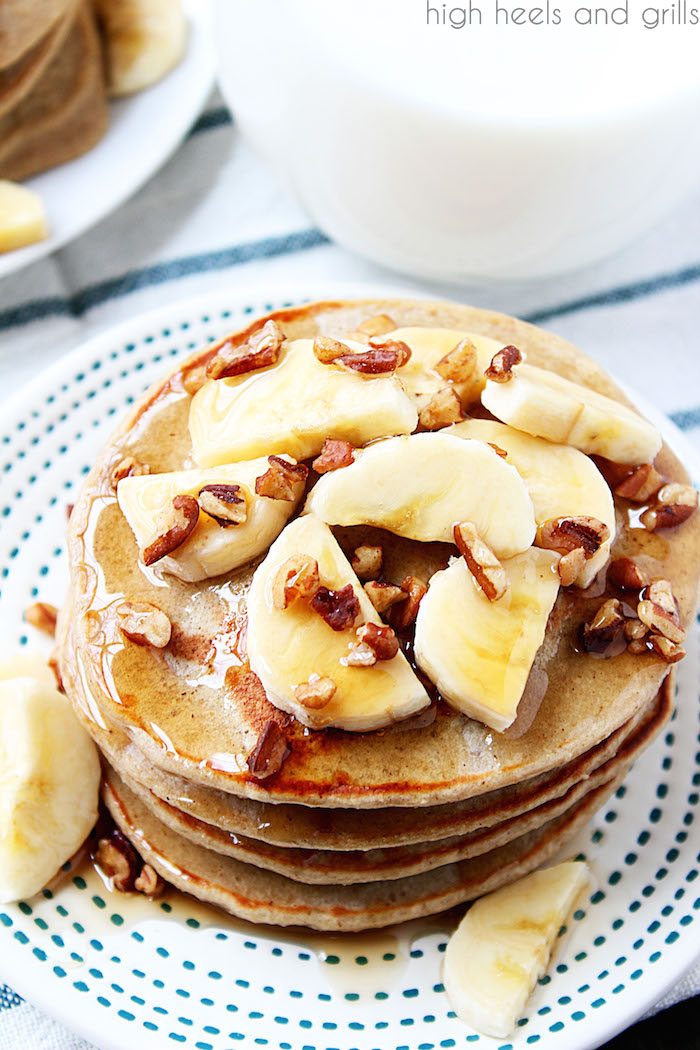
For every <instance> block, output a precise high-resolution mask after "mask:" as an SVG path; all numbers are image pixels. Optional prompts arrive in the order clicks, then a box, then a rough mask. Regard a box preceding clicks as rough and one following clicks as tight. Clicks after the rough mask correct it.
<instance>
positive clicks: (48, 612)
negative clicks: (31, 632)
mask: <svg viewBox="0 0 700 1050" xmlns="http://www.w3.org/2000/svg"><path fill="white" fill-rule="evenodd" d="M24 618H25V620H26V621H27V623H29V624H31V625H32V627H36V629H37V630H38V631H43V632H44V634H50V635H51V637H52V638H53V636H54V635H55V634H56V619H57V618H58V609H57V608H56V606H55V605H51V603H50V602H34V604H33V605H29V606H28V607H27V608H26V609H25V610H24Z"/></svg>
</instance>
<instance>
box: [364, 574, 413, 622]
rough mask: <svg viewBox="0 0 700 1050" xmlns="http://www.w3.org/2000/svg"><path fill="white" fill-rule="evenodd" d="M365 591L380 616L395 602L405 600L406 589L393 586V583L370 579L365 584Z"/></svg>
mask: <svg viewBox="0 0 700 1050" xmlns="http://www.w3.org/2000/svg"><path fill="white" fill-rule="evenodd" d="M365 593H366V594H367V596H368V598H369V600H370V601H371V603H372V605H373V606H374V608H375V609H376V610H377V612H378V613H379V615H380V616H383V615H384V613H385V612H386V611H387V609H390V608H391V607H392V605H396V603H397V602H403V601H405V600H406V591H404V590H402V589H401V588H400V587H395V586H394V584H393V583H380V582H379V580H370V581H369V583H366V584H365Z"/></svg>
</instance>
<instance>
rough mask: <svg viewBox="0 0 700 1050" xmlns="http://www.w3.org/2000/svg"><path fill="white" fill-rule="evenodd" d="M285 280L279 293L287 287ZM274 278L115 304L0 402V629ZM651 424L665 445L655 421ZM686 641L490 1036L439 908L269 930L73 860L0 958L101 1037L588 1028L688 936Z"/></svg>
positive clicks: (25, 639) (695, 917) (41, 584)
mask: <svg viewBox="0 0 700 1050" xmlns="http://www.w3.org/2000/svg"><path fill="white" fill-rule="evenodd" d="M306 291H308V289H307V290H306ZM312 291H313V294H314V295H317V294H324V293H325V294H331V295H337V294H338V293H339V289H337V288H336V289H334V290H329V289H313V290H312ZM356 291H357V290H356V289H345V293H346V294H348V295H351V294H353V292H356ZM363 291H366V290H363ZM297 292H298V290H297V289H295V290H294V298H295V301H298V300H300V299H302V298H303V297H304V290H302V291H301V292H299V294H297ZM289 294H290V293H289V290H287V291H286V292H285V291H282V292H281V293H280V292H279V290H275V289H273V290H272V291H270V290H268V291H267V292H266V293H259V292H258V291H256V290H248V291H247V292H246V291H245V290H241V289H237V290H236V291H232V292H231V293H230V294H223V293H219V294H216V295H212V296H208V297H205V298H201V299H198V300H195V301H191V302H188V303H183V304H179V305H174V306H171V307H168V308H167V310H160V311H157V312H155V313H150V314H147V315H145V316H144V317H141V318H137V319H134V320H131V321H129V322H128V323H127V324H124V325H121V326H120V327H119V328H116V329H114V330H112V331H110V332H107V333H105V334H103V335H100V336H99V337H98V338H96V339H92V340H91V341H90V342H89V343H87V344H86V345H85V346H83V347H82V348H81V349H79V350H77V351H75V352H74V353H73V354H71V355H69V356H68V357H66V358H64V359H63V360H62V361H60V362H59V363H58V364H57V365H55V366H54V367H53V368H52V369H50V370H49V371H48V372H46V373H45V374H42V375H40V376H39V377H38V378H37V380H36V381H35V382H34V383H32V385H31V387H30V388H27V389H26V390H24V391H21V392H20V393H19V394H18V395H16V396H15V397H14V398H13V399H12V401H11V402H9V403H8V404H7V405H6V406H5V407H4V409H3V411H2V413H0V478H1V479H2V480H1V481H0V637H1V638H2V639H3V644H6V645H8V646H16V645H18V644H20V645H29V646H31V647H34V648H44V650H46V649H47V648H48V646H47V645H46V643H45V641H43V640H42V639H41V637H40V636H39V635H37V634H36V633H35V632H31V631H30V630H29V629H27V628H26V627H25V626H24V625H23V624H22V622H21V616H22V610H23V609H24V608H25V607H26V606H27V605H28V604H29V603H30V602H32V601H33V600H34V599H35V598H36V597H37V596H40V597H42V598H44V599H46V600H48V601H54V602H56V603H60V601H61V599H62V595H63V592H64V587H65V582H66V566H65V548H64V541H63V535H64V531H65V504H66V503H67V502H71V501H72V500H73V499H74V494H75V490H76V488H77V486H78V485H79V483H80V477H81V475H82V474H84V473H85V472H86V471H87V470H88V469H89V467H90V464H91V463H92V460H93V458H94V455H95V449H96V448H97V447H98V446H99V444H100V442H102V441H103V440H105V439H106V438H107V436H108V434H109V432H110V430H111V429H112V428H113V427H114V425H115V423H116V421H117V420H118V419H119V417H120V416H121V415H122V414H123V412H124V411H125V409H127V407H128V406H129V405H130V404H131V403H132V402H133V401H134V400H135V399H136V398H138V396H139V395H140V393H141V392H142V391H143V390H144V388H145V387H146V386H147V385H148V384H149V383H150V382H151V381H152V380H154V379H156V378H157V377H158V376H159V375H161V374H162V373H163V372H164V371H165V370H166V369H167V368H168V367H169V366H170V365H171V364H172V363H173V362H174V361H175V360H177V359H178V358H179V357H181V356H182V355H183V354H186V353H188V351H190V350H192V349H194V348H195V347H197V346H199V345H200V344H202V343H203V342H205V341H207V340H209V339H213V338H215V337H218V336H220V335H222V334H223V333H224V332H225V331H226V330H227V329H229V328H232V327H236V326H237V325H239V324H240V323H241V322H242V321H244V320H246V319H247V318H249V317H250V316H251V315H255V314H258V313H262V312H264V311H265V310H268V309H270V308H272V307H277V306H280V305H282V303H283V301H284V298H285V296H286V295H289ZM663 429H664V433H665V436H666V438H667V439H668V440H669V441H670V442H671V443H672V444H673V445H675V446H676V447H679V445H680V446H681V447H683V446H684V442H683V441H682V439H680V441H679V440H678V433H677V431H676V430H675V428H674V427H673V426H672V425H671V424H670V423H668V422H665V423H664V426H663ZM698 641H699V638H698V632H697V630H695V631H694V632H693V633H692V635H691V637H690V639H689V644H688V658H687V659H686V660H685V661H683V663H681V664H680V665H679V668H678V670H679V676H678V709H677V714H676V717H675V720H674V722H673V723H672V724H671V725H670V726H669V727H668V729H667V731H666V732H665V733H664V734H662V736H661V738H660V739H659V740H657V741H656V743H655V744H654V746H653V747H652V748H651V749H650V750H649V751H648V752H647V753H646V754H645V755H644V756H643V758H642V759H641V760H640V761H639V762H638V763H637V765H636V767H635V769H634V771H633V772H632V774H631V775H630V776H629V777H628V779H627V781H626V783H625V785H624V786H623V787H622V788H621V789H620V791H618V793H617V796H616V797H615V798H614V799H612V800H611V801H610V803H609V804H608V805H607V806H606V807H604V809H603V810H602V811H601V812H600V813H599V814H598V816H597V817H596V818H595V820H594V821H593V822H592V824H591V825H590V826H589V827H588V828H587V829H586V830H585V831H584V832H582V833H581V834H580V835H579V836H578V839H577V842H576V843H575V845H574V846H573V847H570V848H569V850H568V853H569V855H571V854H574V853H576V852H577V851H581V852H582V853H585V855H586V856H587V857H588V859H589V860H590V861H591V863H592V866H593V870H594V872H595V876H596V879H597V883H598V888H597V890H596V891H595V893H594V894H593V895H592V897H591V899H590V901H589V903H588V904H587V905H586V906H585V908H583V909H582V910H580V911H579V912H577V913H576V916H575V919H574V921H573V922H572V923H571V928H570V930H569V931H568V935H567V937H566V938H564V939H563V940H562V942H561V944H560V947H559V951H558V954H557V958H556V959H555V962H554V964H553V965H552V967H551V968H550V972H549V975H548V976H547V977H546V978H545V979H544V980H543V981H542V982H541V983H540V985H539V987H538V988H537V989H536V992H535V995H534V997H533V999H532V1000H531V1002H530V1004H529V1005H528V1012H527V1017H526V1018H525V1019H524V1021H523V1023H521V1025H520V1027H519V1028H518V1030H517V1033H516V1035H515V1036H514V1037H513V1038H512V1039H511V1040H500V1041H498V1040H490V1039H486V1038H484V1037H483V1036H478V1035H477V1034H476V1033H475V1032H472V1031H471V1030H470V1029H469V1028H467V1027H466V1026H464V1025H463V1024H461V1023H460V1022H459V1021H458V1020H457V1019H456V1018H455V1017H454V1015H453V1014H452V1013H451V1012H450V1007H449V1004H448V1002H447V1000H446V997H445V994H444V991H443V988H442V984H441V983H440V982H441V977H440V962H441V958H442V954H441V953H442V951H443V950H444V945H445V942H446V927H445V926H444V925H443V924H442V923H441V921H440V920H436V921H435V922H424V923H421V922H418V923H412V924H409V925H408V926H404V927H401V928H395V929H392V930H389V931H387V932H385V933H380V934H372V935H368V936H335V937H328V936H319V935H312V934H307V933H304V932H298V931H293V932H289V931H288V932H284V931H278V930H274V929H268V928H265V927H254V926H251V925H247V924H245V923H241V922H236V921H234V920H229V919H228V918H226V917H225V916H223V915H221V914H220V913H218V912H216V911H214V910H212V909H209V908H203V907H202V906H201V905H198V904H197V903H196V902H194V901H193V900H192V899H190V898H187V897H184V896H181V895H177V894H175V895H173V896H172V897H171V898H169V899H168V900H166V901H165V902H160V903H151V902H148V901H145V900H143V899H140V898H137V899H134V898H131V897H126V896H123V895H118V894H115V895H112V894H110V893H108V892H106V891H105V889H104V887H103V885H102V883H101V882H100V880H99V879H98V877H97V876H96V875H95V873H94V872H92V871H91V870H89V869H81V870H79V871H76V870H73V871H71V872H68V873H66V874H65V875H64V876H63V878H62V880H61V881H60V882H59V883H58V884H57V885H56V886H55V887H54V888H53V889H52V890H51V891H44V892H43V893H42V894H39V895H38V896H37V897H36V898H34V899H32V900H31V901H27V902H23V903H21V904H18V905H12V906H0V970H1V971H2V976H3V978H4V979H5V980H7V982H8V983H10V984H11V986H12V987H14V988H16V989H17V991H19V992H20V993H21V994H22V995H24V996H26V997H27V998H29V999H30V1000H31V1001H33V1002H35V1003H36V1004H37V1005H38V1006H40V1007H41V1008H43V1009H44V1010H45V1011H47V1012H48V1013H50V1014H53V1015H54V1016H56V1017H57V1018H59V1019H60V1020H62V1021H63V1022H64V1023H65V1024H66V1025H68V1026H69V1027H70V1028H73V1029H75V1030H76V1031H78V1032H80V1033H81V1034H82V1035H83V1036H85V1038H87V1039H88V1040H90V1041H91V1042H92V1043H94V1044H96V1045H97V1046H99V1047H102V1048H105V1050H126V1048H131V1047H134V1046H138V1047H139V1050H152V1048H156V1047H169V1048H172V1046H173V1044H174V1043H175V1044H181V1045H184V1046H186V1047H190V1048H192V1047H194V1048H196V1050H219V1048H224V1047H225V1048H227V1050H228V1048H231V1047H235V1046H243V1047H251V1048H252V1047H255V1046H261V1047H270V1048H272V1050H304V1048H311V1050H325V1048H328V1047H336V1048H339V1050H351V1048H357V1050H371V1048H373V1047H377V1046H380V1047H382V1050H394V1048H396V1050H398V1048H402V1050H433V1048H438V1047H445V1048H449V1047H455V1046H457V1047H463V1046H465V1045H471V1044H472V1043H474V1044H476V1045H477V1046H481V1047H485V1048H495V1047H501V1048H506V1047H507V1048H511V1047H512V1048H513V1050H526V1048H528V1047H531V1046H536V1047H538V1048H541V1050H545V1048H546V1050H551V1048H561V1050H583V1048H588V1047H594V1046H598V1045H599V1044H600V1043H602V1042H604V1041H605V1040H607V1039H609V1038H610V1037H611V1036H612V1035H613V1034H614V1033H615V1032H617V1031H619V1030H620V1029H622V1028H624V1027H626V1026H627V1025H629V1024H631V1023H632V1022H633V1021H634V1020H635V1019H636V1018H637V1017H639V1016H640V1015H641V1014H642V1013H643V1012H644V1011H645V1010H646V1009H648V1008H649V1007H650V1006H651V1005H652V1004H653V1003H654V1002H655V1001H657V1000H658V999H659V998H660V997H661V996H662V995H663V994H664V993H665V992H666V991H667V990H668V989H669V988H670V987H671V986H673V985H674V984H675V983H676V982H677V981H678V980H679V978H680V977H681V975H682V974H683V972H684V971H685V970H686V969H687V968H688V967H689V966H690V965H691V964H692V962H693V961H694V959H695V957H696V954H697V952H698V935H697V931H698V921H699V920H700V881H698V858H697V828H696V825H695V823H694V822H695V821H696V820H697V817H698V803H699V792H700V753H697V749H698V729H699V728H700V727H699V725H698V716H699V713H700V707H699V705H698V674H699V661H698Z"/></svg>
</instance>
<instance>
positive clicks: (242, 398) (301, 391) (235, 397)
mask: <svg viewBox="0 0 700 1050" xmlns="http://www.w3.org/2000/svg"><path fill="white" fill-rule="evenodd" d="M362 349H365V348H364V347H362ZM417 423H418V414H417V412H416V407H415V405H414V403H413V401H412V400H411V398H410V397H408V395H407V394H406V393H405V392H404V389H403V387H402V386H401V383H400V381H399V380H398V379H396V378H394V377H388V376H385V377H372V378H363V377H362V376H361V375H358V374H356V373H354V372H350V371H346V370H343V369H340V368H336V367H334V366H332V365H324V364H321V362H320V361H318V360H317V359H316V357H315V356H314V352H313V341H312V340H311V339H299V340H296V341H294V342H292V343H288V344H286V345H285V347H284V348H283V350H282V356H281V358H280V360H279V362H278V363H277V364H276V365H275V366H274V367H272V368H267V369H264V370H261V371H259V372H256V373H254V374H253V375H250V376H241V377H237V378H233V379H217V380H215V381H214V380H212V381H210V382H208V383H205V384H204V386H203V387H202V389H201V390H199V391H198V392H197V393H196V394H195V396H194V398H193V399H192V405H191V407H190V434H191V436H192V446H193V453H194V458H195V460H196V462H197V463H200V464H201V465H202V466H214V465H215V464H217V463H231V462H235V461H236V460H239V459H246V458H248V457H250V456H261V455H269V454H271V453H279V452H288V453H289V454H290V455H291V456H296V458H297V459H308V458H309V456H315V455H317V454H318V453H319V452H320V451H321V447H322V446H323V442H324V441H325V439H326V438H328V437H330V438H342V439H343V440H345V441H350V442H351V443H352V444H353V445H364V444H366V443H367V442H368V441H373V440H374V439H375V438H379V437H386V436H387V435H389V434H410V433H411V431H412V430H415V428H416V425H417Z"/></svg>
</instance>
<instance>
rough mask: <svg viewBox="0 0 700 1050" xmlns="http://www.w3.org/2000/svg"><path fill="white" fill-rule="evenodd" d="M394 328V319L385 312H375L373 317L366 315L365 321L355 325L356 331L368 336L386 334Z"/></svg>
mask: <svg viewBox="0 0 700 1050" xmlns="http://www.w3.org/2000/svg"><path fill="white" fill-rule="evenodd" d="M395 329H396V321H394V320H392V318H391V317H389V316H388V315H387V314H375V315H374V317H368V318H367V320H366V321H363V322H362V323H361V324H358V326H357V330H358V332H362V334H363V335H369V336H376V335H387V334H388V333H389V332H393V331H394V330H395Z"/></svg>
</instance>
